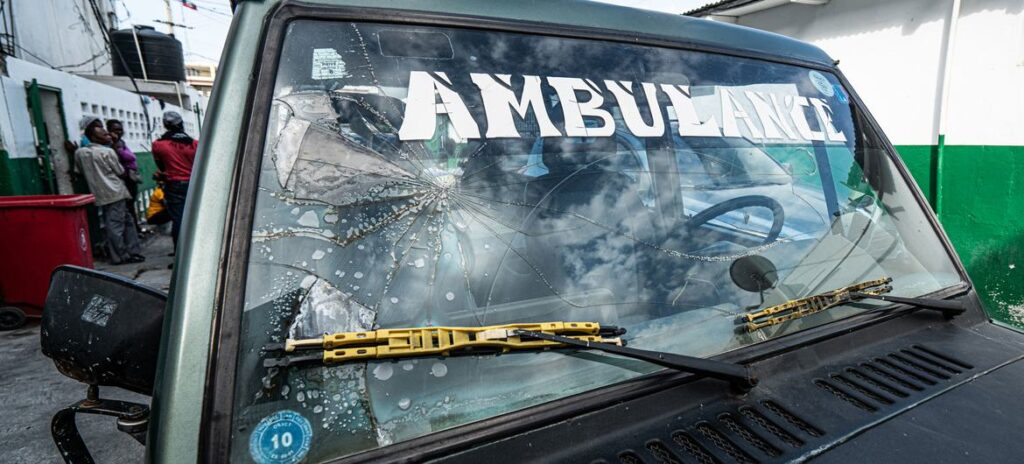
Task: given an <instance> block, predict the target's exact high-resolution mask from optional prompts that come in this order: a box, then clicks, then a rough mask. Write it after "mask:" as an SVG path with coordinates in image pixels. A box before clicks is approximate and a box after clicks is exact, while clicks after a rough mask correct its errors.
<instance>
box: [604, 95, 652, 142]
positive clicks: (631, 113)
mask: <svg viewBox="0 0 1024 464" xmlns="http://www.w3.org/2000/svg"><path fill="white" fill-rule="evenodd" d="M604 86H605V87H607V88H608V90H609V91H610V92H611V93H612V95H614V96H615V99H616V100H618V102H619V109H620V110H621V111H622V119H623V120H624V121H625V122H626V127H628V128H629V131H630V132H632V133H633V135H635V136H637V137H661V136H662V135H663V134H664V133H665V118H664V117H662V115H661V105H659V104H658V87H656V86H655V85H654V84H652V83H650V82H644V83H642V84H640V86H641V87H642V88H643V89H644V94H645V95H646V96H647V108H649V110H648V111H649V112H650V114H651V124H650V125H647V123H645V122H644V118H643V116H641V115H640V107H639V106H638V105H637V103H636V99H635V97H634V96H633V83H632V82H630V81H604Z"/></svg>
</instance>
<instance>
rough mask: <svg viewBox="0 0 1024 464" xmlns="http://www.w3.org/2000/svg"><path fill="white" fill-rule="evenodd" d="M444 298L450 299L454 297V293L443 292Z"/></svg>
mask: <svg viewBox="0 0 1024 464" xmlns="http://www.w3.org/2000/svg"><path fill="white" fill-rule="evenodd" d="M444 299H446V300H448V301H452V300H454V299H455V294H454V293H452V292H448V293H445V294H444Z"/></svg>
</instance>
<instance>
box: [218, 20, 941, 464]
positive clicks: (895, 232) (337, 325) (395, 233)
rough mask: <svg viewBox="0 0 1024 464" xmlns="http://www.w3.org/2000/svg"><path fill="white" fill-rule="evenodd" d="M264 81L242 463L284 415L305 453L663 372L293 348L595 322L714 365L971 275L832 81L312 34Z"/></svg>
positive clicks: (469, 43)
mask: <svg viewBox="0 0 1024 464" xmlns="http://www.w3.org/2000/svg"><path fill="white" fill-rule="evenodd" d="M263 85H269V84H268V83H264V84H263ZM273 85H274V92H273V100H272V102H268V103H269V104H270V105H271V107H270V111H269V119H268V122H267V128H266V142H265V146H264V147H263V157H262V161H261V162H262V164H261V170H260V174H259V176H260V177H259V191H258V198H257V202H256V207H255V211H254V213H253V214H254V216H253V230H252V237H251V240H252V242H251V254H250V257H249V266H248V271H247V272H248V273H247V277H246V278H247V286H246V302H245V313H244V316H243V321H242V334H241V336H242V345H243V346H242V352H241V353H240V357H239V360H238V371H237V376H238V381H237V383H236V385H237V387H236V389H237V390H236V395H235V398H236V405H235V413H234V417H233V421H234V426H235V427H234V440H235V441H234V443H235V445H234V446H233V453H234V456H235V457H236V458H239V459H243V458H245V456H246V454H245V453H246V449H247V446H248V441H249V435H250V434H251V433H253V428H254V427H255V425H256V424H257V423H258V422H259V421H260V419H262V418H264V417H267V416H269V415H271V414H276V413H281V412H287V413H289V414H299V415H301V416H303V417H305V418H306V419H307V420H308V422H309V423H311V424H312V425H311V428H312V437H313V438H312V443H311V444H310V447H311V451H310V455H309V456H310V460H311V461H317V460H323V459H329V458H332V457H337V456H343V455H348V454H352V453H356V452H359V451H364V450H368V449H372V448H376V447H381V446H386V445H390V444H394V443H398V442H402V441H405V440H410V439H413V438H416V437H421V436H424V435H426V434H429V433H431V432H436V431H439V430H443V429H447V428H451V427H455V426H459V425H463V424H467V423H471V422H474V421H478V420H481V419H486V418H489V417H493V416H497V415H500V414H503V413H508V412H511V411H516V410H520V409H523V408H526V407H529V406H534V405H538V404H541V403H545V402H549V401H552V400H556V399H559V398H564V397H567V396H570V395H574V394H578V393H582V392H586V391H588V390H593V389H595V388H599V387H603V386H607V385H610V384H613V383H616V382H620V381H624V380H628V379H630V378H634V377H637V376H640V375H643V374H647V373H651V372H654V371H657V370H659V369H660V368H659V367H657V366H654V365H651V364H647V363H644V362H642V361H638V360H629V359H624V358H620V357H616V356H614V355H606V354H602V353H597V352H591V351H572V350H556V351H523V352H516V353H508V354H503V355H500V356H498V355H494V354H488V353H484V354H480V353H476V354H473V355H462V356H450V357H443V358H442V357H419V358H410V359H399V360H389V359H382V360H372V359H371V360H367V359H362V360H357V361H356V362H346V363H338V364H324V362H323V361H322V360H316V359H314V360H312V362H308V363H302V364H293V365H289V366H277V367H265V366H264V360H265V359H267V358H271V357H274V356H278V354H274V353H269V352H267V351H265V350H264V349H263V348H264V347H265V346H266V345H268V344H272V343H282V342H284V341H285V340H286V339H309V338H315V337H321V336H323V335H324V334H325V333H337V332H352V331H367V330H375V329H388V328H408V327H423V326H463V327H466V326H468V327H478V326H485V325H495V324H508V323H521V322H547V321H587V322H597V323H600V324H602V325H614V326H619V327H624V328H626V329H627V330H628V332H627V333H626V334H625V335H624V338H625V339H626V340H627V341H628V343H629V345H630V346H633V347H639V348H643V349H653V350H663V351H671V352H675V353H682V354H688V355H694V356H711V355H715V354H718V353H722V352H726V351H730V350H734V349H737V348H741V347H744V346H747V345H750V344H754V343H758V342H761V341H764V340H767V339H770V338H772V337H778V336H781V335H785V334H787V333H792V332H795V331H799V330H802V329H806V328H808V327H813V326H816V325H821V324H824V323H827V322H829V321H832V320H836V319H840V318H844V317H848V316H851V315H854V314H857V313H861V312H864V311H867V310H870V309H872V308H877V307H879V306H878V305H879V304H884V303H869V302H858V303H853V304H849V305H845V306H840V307H837V308H834V309H831V310H829V311H821V312H818V313H815V314H812V315H809V316H807V317H803V318H800V319H796V320H792V321H789V322H784V323H781V324H778V325H772V326H770V327H764V328H759V329H757V330H751V329H748V328H746V327H745V326H744V325H743V324H742V322H741V321H740V316H741V315H742V314H745V313H747V312H750V311H753V310H756V309H758V308H764V307H766V306H769V305H773V304H780V303H783V302H786V301H788V300H791V299H795V298H801V297H805V296H808V295H813V294H815V293H820V292H824V291H828V290H832V289H836V288H839V287H844V286H848V285H851V284H856V283H860V282H865V281H868V280H872V279H881V278H886V277H889V278H892V279H893V282H892V286H893V288H894V290H893V292H892V294H894V295H903V296H920V295H923V294H927V293H930V292H934V291H937V290H940V289H942V288H944V287H948V286H950V285H953V284H956V283H958V282H959V281H960V278H959V276H958V275H957V273H956V271H955V270H954V268H953V265H952V263H951V261H950V258H949V257H948V255H946V254H945V253H944V252H941V251H939V250H942V249H943V248H942V245H941V243H940V241H939V239H938V237H937V236H936V235H935V234H934V233H933V232H932V230H933V229H932V227H931V225H930V224H929V223H928V221H927V220H926V218H925V216H924V214H923V213H922V211H921V210H920V209H919V207H918V205H917V204H916V203H915V202H914V199H913V192H912V190H911V189H910V187H909V186H908V184H907V183H906V180H905V179H904V178H903V177H902V176H901V174H900V173H899V171H898V170H897V168H896V166H895V165H894V164H893V163H892V162H890V159H889V157H888V154H887V152H886V148H885V146H884V143H883V142H882V141H881V140H880V139H879V138H878V137H877V136H876V135H875V133H874V132H873V130H872V129H871V128H870V127H869V126H868V124H867V120H866V118H865V117H864V116H863V115H861V114H860V112H859V110H858V107H857V106H856V104H855V103H853V100H852V97H851V96H850V95H848V94H847V92H846V90H845V89H844V87H843V86H842V85H841V84H840V82H839V80H838V79H837V78H836V77H835V76H833V75H831V74H829V73H827V72H819V71H816V70H811V69H807V68H802V67H797V66H793V65H785V64H778V63H771V62H767V61H760V60H756V59H748V58H739V57H734V56H727V55H720V54H711V53H706V52H697V51H687V50H676V49H668V48H657V47H646V46H639V45H635V44H623V43H615V42H605V41H597V40H584V39H569V38H558V37H545V36H539V35H527V34H516V33H504V32H493V31H492V32H488V31H481V30H470V29H456V28H440V27H412V26H402V25H381V24H366V23H359V24H356V23H345V22H327V21H306V20H303V21H295V22H293V23H291V25H290V26H289V29H288V33H287V35H286V38H285V40H284V43H283V46H282V49H281V55H280V63H279V67H278V70H277V74H276V82H274V83H273ZM908 237H913V240H907V238H908ZM748 257H754V258H748ZM751 263H753V264H755V266H752V265H751ZM751 268H756V269H762V270H765V269H767V271H766V272H767V273H769V274H771V275H770V276H768V277H764V276H761V277H757V276H754V277H756V278H754V279H753V281H755V282H767V284H766V285H763V286H762V285H755V286H751V285H749V284H750V282H749V281H750V280H751V279H750V278H749V277H751V276H746V278H745V277H744V275H743V274H744V273H749V269H751ZM769 284H770V285H769ZM306 436H307V437H308V436H309V435H306Z"/></svg>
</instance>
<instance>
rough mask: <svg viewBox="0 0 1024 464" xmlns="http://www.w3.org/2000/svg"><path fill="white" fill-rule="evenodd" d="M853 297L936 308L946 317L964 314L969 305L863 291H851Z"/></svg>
mask: <svg viewBox="0 0 1024 464" xmlns="http://www.w3.org/2000/svg"><path fill="white" fill-rule="evenodd" d="M850 296H851V297H853V298H866V299H871V300H881V301H891V302H893V303H899V304H906V305H910V306H914V307H917V308H921V309H934V310H937V311H942V314H944V315H946V317H952V316H955V315H957V314H963V313H964V311H967V306H965V305H964V302H963V300H959V299H958V300H940V299H938V298H907V297H904V296H890V295H875V294H871V293H863V292H850Z"/></svg>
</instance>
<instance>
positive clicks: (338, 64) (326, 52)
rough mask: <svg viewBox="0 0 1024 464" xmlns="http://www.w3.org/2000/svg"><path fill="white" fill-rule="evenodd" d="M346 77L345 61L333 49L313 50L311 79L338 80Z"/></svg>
mask: <svg viewBox="0 0 1024 464" xmlns="http://www.w3.org/2000/svg"><path fill="white" fill-rule="evenodd" d="M346 76H348V73H347V72H345V60H344V59H342V57H341V55H339V54H338V51H337V50H335V49H333V48H314V49H313V75H312V77H313V79H318V80H319V79H339V78H342V77H346Z"/></svg>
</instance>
